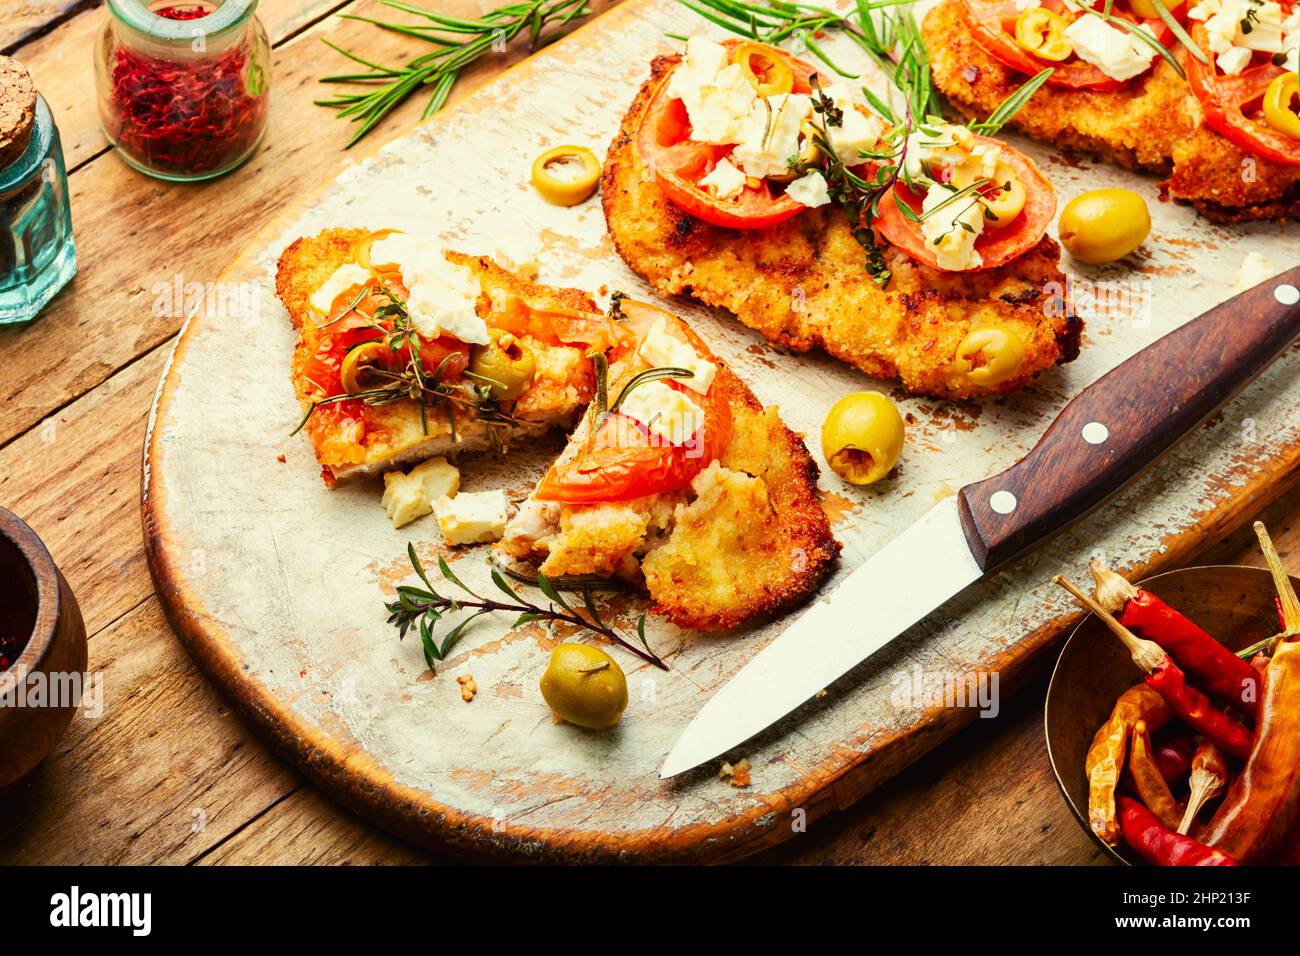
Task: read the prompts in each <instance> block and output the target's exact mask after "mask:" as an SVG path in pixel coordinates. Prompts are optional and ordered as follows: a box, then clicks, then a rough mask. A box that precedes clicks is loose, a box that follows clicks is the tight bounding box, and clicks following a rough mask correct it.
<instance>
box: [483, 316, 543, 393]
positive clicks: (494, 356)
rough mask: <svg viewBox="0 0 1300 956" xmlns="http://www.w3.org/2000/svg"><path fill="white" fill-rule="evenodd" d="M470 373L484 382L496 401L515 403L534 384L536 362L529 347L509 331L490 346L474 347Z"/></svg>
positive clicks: (490, 343)
mask: <svg viewBox="0 0 1300 956" xmlns="http://www.w3.org/2000/svg"><path fill="white" fill-rule="evenodd" d="M469 371H470V373H471V374H473V375H477V376H478V377H479V378H481V379H483V380H484V384H485V385H487V386H488V389H489V390H490V392H491V394H492V397H493V398H495V399H496V400H497V401H499V402H513V401H514V400H515V399H517V398H518V397H519V396H520V395H522V394H524V392H526V391H527V390H528V386H529V385H531V384H533V376H534V375H535V374H536V373H537V363H536V361H535V360H534V359H533V353H532V351H531V350H529V348H528V346H526V345H524V343H523V342H520V341H519V340H518V339H517V338H515V337H514V336H513V335H511V334H510V333H509V332H506V333H503V334H502V335H500V336H499V337H498V338H496V339H495V340H494V341H492V342H489V343H488V344H487V345H476V346H474V351H473V352H472V353H471V354H470V359H469Z"/></svg>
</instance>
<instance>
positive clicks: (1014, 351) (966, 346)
mask: <svg viewBox="0 0 1300 956" xmlns="http://www.w3.org/2000/svg"><path fill="white" fill-rule="evenodd" d="M953 364H954V365H955V366H956V368H957V371H958V372H960V373H961V374H962V375H963V376H965V378H966V381H968V382H970V383H971V384H972V385H997V384H999V383H1001V382H1005V381H1006V380H1007V379H1009V378H1011V377H1012V376H1013V375H1015V374H1016V373H1017V372H1019V371H1020V366H1022V365H1024V364H1025V342H1024V340H1023V339H1022V338H1021V337H1020V336H1019V335H1017V334H1016V333H1015V332H1014V331H1012V330H1011V329H1009V328H1007V327H1006V326H1005V325H1002V324H1001V323H997V322H994V323H990V324H988V325H981V326H978V327H977V328H974V329H971V330H970V332H968V333H967V334H966V337H965V338H964V339H962V340H961V344H959V345H958V346H957V352H956V353H955V354H954V355H953Z"/></svg>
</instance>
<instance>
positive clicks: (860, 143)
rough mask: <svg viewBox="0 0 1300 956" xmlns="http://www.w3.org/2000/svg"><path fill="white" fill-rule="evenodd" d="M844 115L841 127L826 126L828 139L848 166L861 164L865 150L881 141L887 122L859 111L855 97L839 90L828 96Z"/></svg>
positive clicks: (839, 157)
mask: <svg viewBox="0 0 1300 956" xmlns="http://www.w3.org/2000/svg"><path fill="white" fill-rule="evenodd" d="M828 95H829V96H830V97H831V99H832V100H833V101H834V103H835V105H836V106H837V107H838V108H839V110H840V112H841V113H842V114H843V118H842V119H841V120H840V125H839V126H832V125H830V124H829V123H827V124H826V140H827V142H828V143H829V144H830V147H831V149H832V150H834V151H835V155H836V157H837V158H838V159H839V160H840V162H842V163H844V164H845V165H846V166H856V165H858V164H859V163H861V162H862V151H863V150H870V149H872V148H873V147H874V146H875V145H876V144H877V143H878V142H880V134H881V133H883V132H884V131H885V123H884V121H883V120H882V119H880V117H878V116H876V115H875V114H874V113H864V112H863V111H862V110H860V109H858V104H857V101H856V100H854V98H853V94H852V93H851V92H850V91H848V90H847V89H845V88H844V87H836V88H833V89H832V90H830V91H829V94H828Z"/></svg>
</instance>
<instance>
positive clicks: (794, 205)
mask: <svg viewBox="0 0 1300 956" xmlns="http://www.w3.org/2000/svg"><path fill="white" fill-rule="evenodd" d="M740 43H741V41H739V40H726V41H723V44H722V45H723V46H725V47H726V48H727V50H728V51H729V53H730V54H731V56H732V57H734V55H735V52H736V48H737V47H738V46H740ZM766 49H767V50H769V51H770V52H771V55H772V56H773V57H779V58H780V59H782V60H784V61H785V62H786V63H787V64H789V66H790V69H791V71H792V72H793V73H794V92H795V93H809V92H811V91H812V85H811V78H812V76H813V74H814V73H816V72H817V71H816V70H815V69H814V68H813V67H811V66H809V65H808V64H807V63H804V62H803V61H802V60H796V59H795V58H794V57H792V56H790V55H789V54H788V53H786V52H785V51H784V50H781V49H778V48H777V47H766ZM729 59H730V57H729ZM678 65H680V64H678ZM676 69H677V66H674V67H672V69H670V70H668V72H667V73H665V74H664V76H663V77H662V78H660V80H659V83H658V85H657V86H656V87H655V88H654V91H653V92H652V93H651V94H650V103H649V105H648V106H647V107H646V111H645V113H644V115H643V116H642V118H641V125H640V126H639V127H638V129H637V134H636V143H637V149H638V150H639V151H640V153H641V158H642V160H643V161H644V162H645V164H646V165H647V166H648V167H649V168H650V169H651V170H653V172H654V175H655V181H656V182H657V183H658V184H659V187H660V188H661V189H662V190H663V191H664V194H665V195H666V196H667V197H668V199H669V200H670V201H671V202H672V203H673V204H674V205H675V206H677V207H678V208H680V209H681V210H682V211H683V212H686V213H689V214H690V215H692V216H694V217H695V218H697V219H702V220H704V221H705V222H708V223H712V224H713V225H715V226H723V227H726V228H728V229H766V228H768V227H769V226H775V225H776V224H777V223H781V222H785V221H786V220H787V219H790V218H792V217H793V216H797V215H798V214H799V213H800V212H802V211H803V210H804V209H806V208H808V207H806V206H804V205H803V204H802V203H799V202H796V201H795V200H793V199H791V198H790V197H789V196H786V195H785V194H784V193H781V194H777V193H776V192H775V191H774V190H773V189H772V186H771V185H770V184H769V183H768V182H767V180H760V181H759V183H758V185H757V186H750V185H746V186H745V188H744V190H743V191H742V192H741V194H740V195H739V196H737V197H736V198H735V199H719V198H718V197H717V196H715V195H713V194H712V193H710V192H708V191H707V190H705V189H702V188H701V187H700V186H699V181H700V180H701V179H703V178H704V177H705V176H707V175H708V174H709V173H711V172H712V171H713V167H715V166H716V165H718V162H719V161H720V160H722V159H723V158H724V157H726V156H728V155H730V153H731V151H732V149H733V148H734V147H732V146H715V145H711V144H709V143H697V142H695V141H694V140H692V139H691V122H690V119H689V118H688V116H687V115H686V106H685V105H684V104H683V103H682V101H681V100H680V99H677V98H675V97H669V96H668V83H669V81H670V80H671V79H672V75H673V73H674V72H675V71H676Z"/></svg>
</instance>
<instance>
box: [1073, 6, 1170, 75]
mask: <svg viewBox="0 0 1300 956" xmlns="http://www.w3.org/2000/svg"><path fill="white" fill-rule="evenodd" d="M1065 36H1066V38H1067V39H1068V40H1069V41H1070V43H1071V44H1072V45H1073V46H1074V52H1075V53H1077V54H1079V59H1081V60H1083V61H1084V62H1085V63H1091V64H1092V65H1093V66H1095V67H1097V69H1099V70H1101V72H1103V73H1105V74H1106V75H1107V76H1109V77H1110V78H1111V79H1112V80H1130V79H1132V78H1133V77H1135V76H1137V75H1138V74H1139V73H1144V72H1146V70H1147V69H1148V68H1150V66H1151V61H1152V60H1153V59H1154V58H1155V57H1156V51H1155V50H1154V49H1152V48H1151V47H1150V46H1148V45H1147V44H1145V43H1143V42H1142V41H1141V40H1140V39H1138V38H1137V37H1135V36H1133V35H1132V34H1131V33H1129V32H1128V31H1127V30H1121V29H1120V28H1118V27H1113V26H1111V25H1110V24H1109V23H1107V22H1106V21H1105V20H1103V19H1101V17H1094V16H1083V17H1080V18H1079V19H1077V20H1075V21H1074V22H1073V23H1071V24H1070V25H1069V26H1068V27H1066V28H1065Z"/></svg>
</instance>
